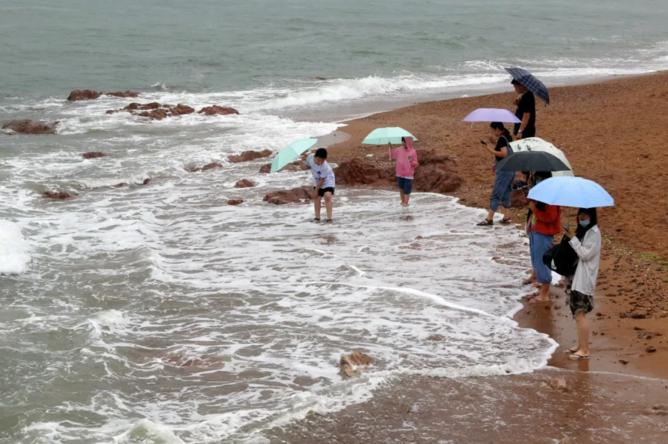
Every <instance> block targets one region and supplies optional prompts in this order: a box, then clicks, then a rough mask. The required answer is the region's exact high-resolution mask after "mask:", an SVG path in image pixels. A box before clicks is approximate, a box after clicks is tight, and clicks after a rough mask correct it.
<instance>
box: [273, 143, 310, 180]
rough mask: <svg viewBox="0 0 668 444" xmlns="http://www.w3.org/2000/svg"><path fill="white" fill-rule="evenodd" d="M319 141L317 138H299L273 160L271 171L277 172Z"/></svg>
mask: <svg viewBox="0 0 668 444" xmlns="http://www.w3.org/2000/svg"><path fill="white" fill-rule="evenodd" d="M316 142H317V140H316V139H299V140H295V141H294V142H292V143H291V144H290V145H288V146H286V147H285V148H283V149H281V150H280V151H279V152H278V154H276V156H275V157H274V160H272V161H271V172H272V173H276V172H278V171H280V170H281V168H283V167H284V166H286V165H287V164H289V163H291V162H294V161H295V160H297V159H298V158H299V156H301V154H302V153H303V152H304V151H306V150H307V149H309V148H311V147H312V146H313V145H315V143H316Z"/></svg>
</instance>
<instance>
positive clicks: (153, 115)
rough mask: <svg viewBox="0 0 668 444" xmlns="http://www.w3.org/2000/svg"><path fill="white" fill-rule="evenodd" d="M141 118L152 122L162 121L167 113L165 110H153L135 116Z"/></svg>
mask: <svg viewBox="0 0 668 444" xmlns="http://www.w3.org/2000/svg"><path fill="white" fill-rule="evenodd" d="M137 115H138V116H141V117H148V118H149V119H152V120H162V119H164V118H165V117H167V116H168V115H169V113H168V111H167V110H165V109H154V110H151V111H144V112H141V113H138V114H137Z"/></svg>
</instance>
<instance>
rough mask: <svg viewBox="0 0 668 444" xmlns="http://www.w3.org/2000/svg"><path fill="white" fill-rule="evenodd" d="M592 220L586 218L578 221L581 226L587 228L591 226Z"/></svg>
mask: <svg viewBox="0 0 668 444" xmlns="http://www.w3.org/2000/svg"><path fill="white" fill-rule="evenodd" d="M590 222H591V221H590V220H589V219H585V220H581V221H579V222H578V223H579V224H580V226H581V227H582V228H587V227H588V226H589V223H590Z"/></svg>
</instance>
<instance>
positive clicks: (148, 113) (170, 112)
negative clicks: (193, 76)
mask: <svg viewBox="0 0 668 444" xmlns="http://www.w3.org/2000/svg"><path fill="white" fill-rule="evenodd" d="M118 111H127V112H129V113H132V114H134V115H137V116H141V117H148V118H149V119H153V120H162V119H164V118H166V117H173V116H181V115H183V114H191V113H194V112H195V109H194V108H192V107H190V106H188V105H183V104H181V103H179V104H178V105H176V106H172V105H163V104H160V103H158V102H150V103H136V102H132V103H131V104H129V105H128V106H126V107H125V108H122V109H120V110H111V109H110V110H109V111H107V114H113V113H115V112H118ZM139 111H141V112H139Z"/></svg>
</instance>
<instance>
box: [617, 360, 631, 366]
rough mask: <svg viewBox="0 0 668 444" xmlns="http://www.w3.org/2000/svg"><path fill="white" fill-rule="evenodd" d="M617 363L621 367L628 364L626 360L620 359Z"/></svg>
mask: <svg viewBox="0 0 668 444" xmlns="http://www.w3.org/2000/svg"><path fill="white" fill-rule="evenodd" d="M619 362H620V363H621V364H622V365H626V364H628V363H629V361H627V360H626V359H620V360H619Z"/></svg>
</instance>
